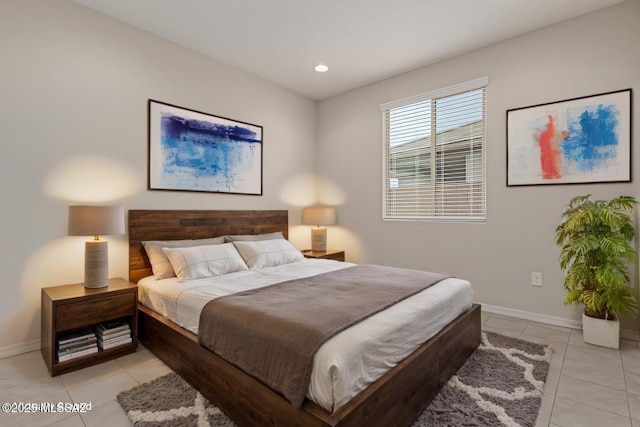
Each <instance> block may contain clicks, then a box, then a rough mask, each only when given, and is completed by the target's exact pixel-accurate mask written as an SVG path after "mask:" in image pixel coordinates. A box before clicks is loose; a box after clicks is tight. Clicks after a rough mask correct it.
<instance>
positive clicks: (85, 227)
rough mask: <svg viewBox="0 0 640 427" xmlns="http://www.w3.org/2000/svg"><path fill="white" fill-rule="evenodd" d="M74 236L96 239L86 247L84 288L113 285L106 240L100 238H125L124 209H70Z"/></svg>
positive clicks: (71, 207)
mask: <svg viewBox="0 0 640 427" xmlns="http://www.w3.org/2000/svg"><path fill="white" fill-rule="evenodd" d="M68 234H69V235H70V236H94V238H93V240H91V241H88V242H86V243H85V246H84V286H85V288H104V287H105V286H107V284H108V281H109V257H108V255H109V254H108V246H107V241H106V240H100V237H99V236H100V235H116V234H124V209H123V208H122V206H69V233H68Z"/></svg>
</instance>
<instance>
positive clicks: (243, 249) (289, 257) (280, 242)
mask: <svg viewBox="0 0 640 427" xmlns="http://www.w3.org/2000/svg"><path fill="white" fill-rule="evenodd" d="M233 244H234V245H236V249H238V252H240V255H241V256H242V259H244V262H246V263H247V265H248V266H249V269H250V270H258V269H260V268H264V267H273V266H276V265H280V264H289V263H292V262H298V261H302V260H304V256H303V255H302V253H301V252H300V251H299V250H297V249H296V248H295V247H294V246H293V245H292V244H291V243H290V242H289V241H288V240H285V239H273V240H261V241H258V242H233Z"/></svg>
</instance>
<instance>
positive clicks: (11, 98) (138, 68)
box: [0, 0, 316, 357]
mask: <svg viewBox="0 0 640 427" xmlns="http://www.w3.org/2000/svg"><path fill="white" fill-rule="evenodd" d="M221 42H223V41H221ZM0 52H2V55H1V56H2V59H1V62H2V65H1V66H0V147H1V148H2V155H1V156H0V163H1V165H0V182H2V185H1V187H0V188H1V192H2V193H1V199H2V201H3V206H2V215H1V217H2V219H3V226H2V257H1V258H0V265H1V271H2V281H1V282H0V289H1V290H2V298H0V331H1V332H0V357H1V356H2V355H7V354H11V353H15V352H20V351H24V350H25V349H35V348H38V347H39V341H38V340H39V337H40V289H41V288H42V287H45V286H54V285H59V284H64V283H74V282H81V281H82V280H83V260H84V253H83V251H84V243H83V242H84V240H85V239H84V238H83V237H69V236H66V232H67V230H66V221H67V206H68V205H69V204H78V203H86V202H95V203H98V202H108V203H117V204H122V205H124V207H125V209H131V208H133V209H145V208H168V209H175V208H186V209H289V210H290V212H291V217H290V222H291V224H292V225H296V224H299V223H300V206H302V205H307V204H309V203H312V202H313V196H314V193H313V191H314V188H313V186H312V184H311V182H312V174H313V172H314V168H315V163H314V162H315V161H314V146H315V133H316V132H315V119H316V103H315V102H314V101H311V100H309V99H307V98H305V97H303V96H300V95H298V94H295V93H293V92H291V91H288V90H285V89H282V88H280V87H277V86H275V85H273V84H270V83H268V82H265V81H264V80H261V79H259V78H257V77H255V76H253V75H250V74H247V73H244V72H241V71H239V70H237V69H234V68H232V67H229V66H226V65H224V64H222V63H220V62H217V61H214V60H211V59H208V58H206V57H204V56H202V55H200V54H197V53H195V52H193V51H190V50H187V49H185V48H184V47H181V46H179V45H176V44H174V43H170V42H167V41H165V40H163V39H160V38H158V37H155V36H152V35H150V34H148V33H145V32H143V31H141V30H138V29H135V28H133V27H131V26H129V25H126V24H123V23H121V22H118V21H116V20H114V19H112V18H109V17H107V16H105V15H102V14H99V13H97V12H94V11H92V10H90V9H87V8H85V7H83V6H80V5H78V4H77V3H74V2H72V1H71V0H41V1H38V0H3V1H2V3H1V4H0ZM149 98H152V99H156V100H159V101H163V102H167V103H172V104H176V105H179V106H184V107H188V108H192V109H196V110H200V111H204V112H208V113H211V114H215V115H220V116H225V117H230V118H233V119H237V120H242V121H246V122H249V123H255V124H259V125H262V126H263V127H264V169H263V173H264V181H263V186H264V195H263V196H261V197H260V196H241V195H228V194H206V193H184V192H164V191H147V190H146V186H147V100H148V99H149ZM303 230H304V232H303ZM307 232H308V229H305V228H303V227H298V228H296V227H293V228H292V233H291V236H292V240H293V242H294V244H297V245H298V246H299V247H302V246H304V245H305V244H308V242H307V239H308V236H307V234H306V233H307ZM107 239H108V240H109V252H110V275H111V276H114V277H115V276H120V277H127V274H128V271H127V251H128V248H127V244H126V237H125V236H118V237H116V236H113V237H107Z"/></svg>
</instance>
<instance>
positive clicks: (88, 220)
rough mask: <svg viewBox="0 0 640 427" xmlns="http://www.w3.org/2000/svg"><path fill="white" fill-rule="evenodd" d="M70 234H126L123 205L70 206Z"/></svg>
mask: <svg viewBox="0 0 640 427" xmlns="http://www.w3.org/2000/svg"><path fill="white" fill-rule="evenodd" d="M68 234H69V236H100V235H102V236H109V235H115V234H124V209H123V208H122V206H69V233H68Z"/></svg>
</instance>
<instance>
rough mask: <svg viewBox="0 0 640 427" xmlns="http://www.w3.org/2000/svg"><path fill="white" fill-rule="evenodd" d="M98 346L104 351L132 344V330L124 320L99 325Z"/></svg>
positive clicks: (97, 331) (97, 333)
mask: <svg viewBox="0 0 640 427" xmlns="http://www.w3.org/2000/svg"><path fill="white" fill-rule="evenodd" d="M95 331H96V336H97V337H98V346H99V347H100V348H101V349H102V350H108V349H110V348H113V347H117V346H119V345H123V344H129V343H130V342H131V328H130V327H129V324H128V323H127V322H125V321H124V320H111V321H108V322H102V323H98V324H97V325H96V326H95Z"/></svg>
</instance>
